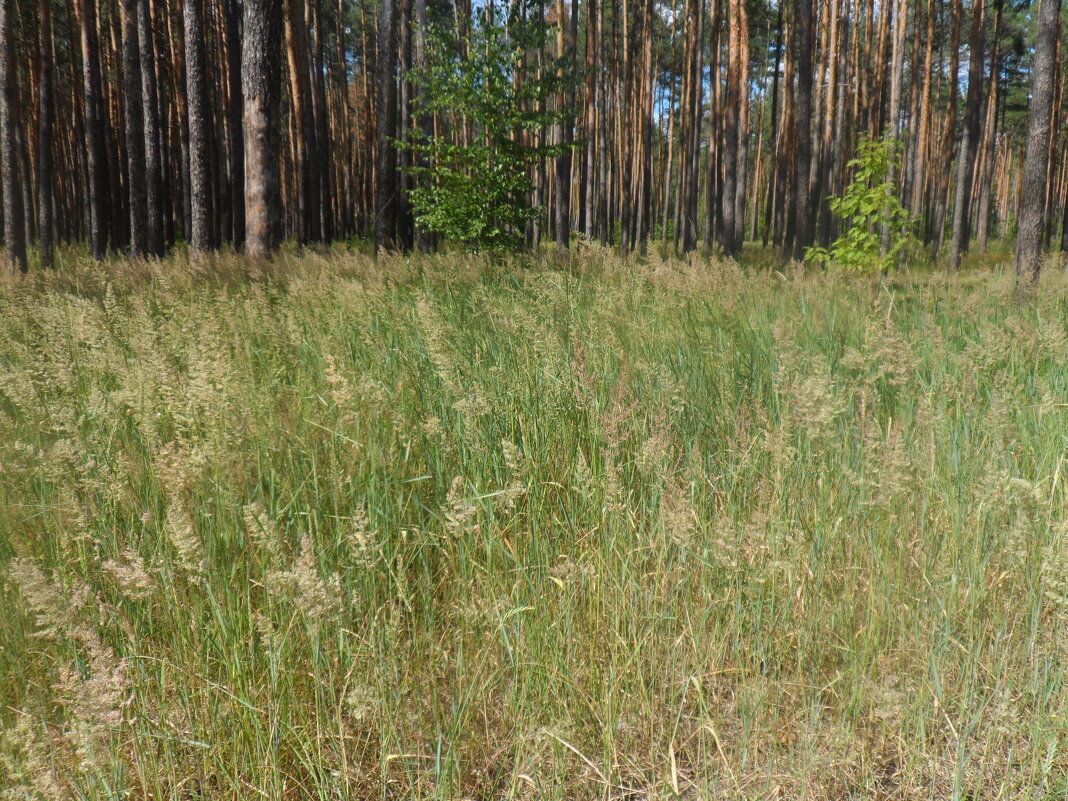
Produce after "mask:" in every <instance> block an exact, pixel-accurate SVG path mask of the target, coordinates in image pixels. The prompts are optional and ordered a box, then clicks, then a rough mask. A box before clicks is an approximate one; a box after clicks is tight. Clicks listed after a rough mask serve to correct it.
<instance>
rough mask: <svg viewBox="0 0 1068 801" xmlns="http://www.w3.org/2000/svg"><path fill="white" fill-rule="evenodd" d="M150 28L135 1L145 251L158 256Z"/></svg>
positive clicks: (148, 16) (158, 181)
mask: <svg viewBox="0 0 1068 801" xmlns="http://www.w3.org/2000/svg"><path fill="white" fill-rule="evenodd" d="M153 31H154V26H153V24H152V9H151V6H150V5H149V2H148V0H137V41H138V48H139V50H140V67H141V91H142V94H143V97H144V150H145V210H146V218H145V251H146V253H148V254H150V255H153V256H162V255H163V236H164V224H163V159H162V143H161V141H160V125H159V90H158V86H157V83H156V43H155V38H154V34H153Z"/></svg>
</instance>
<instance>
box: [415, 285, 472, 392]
mask: <svg viewBox="0 0 1068 801" xmlns="http://www.w3.org/2000/svg"><path fill="white" fill-rule="evenodd" d="M415 316H416V320H417V321H418V323H419V330H420V331H421V333H422V335H423V344H424V345H425V346H426V355H427V358H428V359H429V360H430V363H431V365H433V367H434V372H435V373H436V374H437V376H438V378H439V379H440V380H441V383H442V385H443V386H444V387H445V389H447V390H448V391H449V394H451V395H453V396H454V397H461V396H462V395H463V389H462V387H461V383H460V371H459V368H458V367H457V365H456V357H455V352H454V350H453V348H452V347H451V346H450V345H449V341H448V336H449V334H448V328H447V327H446V326H445V324H444V323H443V321H442V319H441V316H440V315H439V314H438V313H437V311H435V310H434V308H433V306H431V304H430V302H429V301H428V300H427V298H426V296H425V295H422V296H420V297H419V299H418V300H417V301H416V302H415Z"/></svg>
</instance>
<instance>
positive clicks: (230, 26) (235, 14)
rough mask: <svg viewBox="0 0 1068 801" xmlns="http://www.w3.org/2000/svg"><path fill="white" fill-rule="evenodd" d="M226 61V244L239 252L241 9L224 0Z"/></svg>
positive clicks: (242, 184) (242, 147) (242, 218)
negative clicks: (228, 202)
mask: <svg viewBox="0 0 1068 801" xmlns="http://www.w3.org/2000/svg"><path fill="white" fill-rule="evenodd" d="M225 6H226V7H225V14H226V59H227V69H226V72H227V78H228V80H229V84H230V85H229V91H228V95H229V97H228V103H229V107H228V109H227V115H228V118H229V125H228V128H229V132H230V182H231V183H230V207H231V211H230V214H231V219H230V241H231V242H233V245H234V247H235V248H236V249H238V250H240V249H241V248H242V247H243V246H244V244H245V143H244V133H243V130H242V128H243V125H242V116H243V111H244V109H243V100H242V98H241V58H242V54H241V35H240V20H241V7H240V6H239V5H238V2H237V0H226V4H225Z"/></svg>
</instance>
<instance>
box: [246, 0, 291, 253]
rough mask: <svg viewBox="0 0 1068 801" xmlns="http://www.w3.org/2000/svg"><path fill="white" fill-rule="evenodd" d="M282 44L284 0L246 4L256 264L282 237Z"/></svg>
mask: <svg viewBox="0 0 1068 801" xmlns="http://www.w3.org/2000/svg"><path fill="white" fill-rule="evenodd" d="M281 39H282V0H244V37H243V39H242V42H241V45H242V46H241V87H242V94H243V96H244V120H243V125H242V131H243V133H244V139H245V158H244V164H245V170H244V171H245V199H244V203H245V252H246V253H247V254H248V255H249V256H250V257H251V258H257V259H262V258H266V257H268V256H269V255H270V254H271V252H272V251H273V250H274V249H275V247H277V245H278V241H279V239H280V238H281V223H282V185H281V169H280V159H281V153H280V152H279V151H280V141H279V130H280V128H281V119H280V116H281V115H280V113H279V112H280V108H281V99H280V97H279V94H280V92H279V89H280V86H279V83H280V81H281V65H280V59H281Z"/></svg>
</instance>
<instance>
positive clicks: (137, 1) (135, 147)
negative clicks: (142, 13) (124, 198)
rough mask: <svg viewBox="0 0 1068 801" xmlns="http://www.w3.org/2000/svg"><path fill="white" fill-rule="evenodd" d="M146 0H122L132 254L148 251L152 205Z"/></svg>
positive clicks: (127, 170) (127, 171) (127, 178)
mask: <svg viewBox="0 0 1068 801" xmlns="http://www.w3.org/2000/svg"><path fill="white" fill-rule="evenodd" d="M142 2H143V0H122V78H123V95H124V100H125V122H126V186H127V192H128V194H129V201H128V204H129V209H130V255H131V256H134V257H135V258H140V257H143V256H144V255H145V254H146V253H147V252H148V230H147V217H148V205H147V196H146V191H145V184H146V183H147V180H146V178H147V176H146V175H145V122H144V107H145V103H144V93H143V91H142V88H141V85H142V83H141V46H140V42H139V41H138V33H137V17H138V6H139V5H141V4H142Z"/></svg>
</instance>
